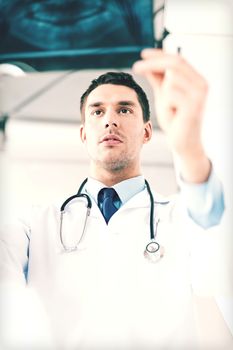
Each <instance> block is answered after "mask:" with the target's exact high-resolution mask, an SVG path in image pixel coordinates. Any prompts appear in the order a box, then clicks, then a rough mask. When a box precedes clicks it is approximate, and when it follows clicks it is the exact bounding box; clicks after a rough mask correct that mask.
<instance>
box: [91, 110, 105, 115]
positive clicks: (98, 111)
mask: <svg viewBox="0 0 233 350" xmlns="http://www.w3.org/2000/svg"><path fill="white" fill-rule="evenodd" d="M102 113H103V112H102V111H101V109H96V110H94V111H93V112H92V113H91V114H92V115H95V116H100V115H101V114H102Z"/></svg>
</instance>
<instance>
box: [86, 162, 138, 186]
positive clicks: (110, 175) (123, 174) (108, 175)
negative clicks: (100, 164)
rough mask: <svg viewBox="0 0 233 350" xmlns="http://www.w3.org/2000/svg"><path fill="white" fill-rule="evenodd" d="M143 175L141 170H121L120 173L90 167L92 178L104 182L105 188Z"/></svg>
mask: <svg viewBox="0 0 233 350" xmlns="http://www.w3.org/2000/svg"><path fill="white" fill-rule="evenodd" d="M139 175H141V171H140V169H129V168H127V169H121V170H119V171H111V170H106V169H103V168H101V169H96V167H92V166H91V167H90V176H91V177H92V178H93V179H96V180H98V181H100V182H102V183H103V184H104V185H105V186H107V187H111V186H114V185H116V184H117V183H119V182H121V181H124V180H128V179H131V178H133V177H136V176H139Z"/></svg>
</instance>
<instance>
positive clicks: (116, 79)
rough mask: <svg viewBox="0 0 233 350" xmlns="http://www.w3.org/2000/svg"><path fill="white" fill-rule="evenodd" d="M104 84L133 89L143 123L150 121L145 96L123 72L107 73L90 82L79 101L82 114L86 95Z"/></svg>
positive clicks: (130, 76)
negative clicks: (140, 109)
mask: <svg viewBox="0 0 233 350" xmlns="http://www.w3.org/2000/svg"><path fill="white" fill-rule="evenodd" d="M104 84H113V85H124V86H127V87H129V88H131V89H133V90H134V91H135V92H136V94H137V97H138V101H139V103H140V105H141V107H142V112H143V121H144V122H147V121H148V120H149V119H150V106H149V101H148V99H147V96H146V94H145V92H144V90H143V89H142V88H141V86H140V85H138V83H136V81H135V80H134V78H133V76H132V75H131V74H129V73H125V72H107V73H105V74H102V75H100V76H99V77H98V78H96V79H94V80H92V82H91V84H90V86H89V87H88V88H87V90H86V91H85V92H84V93H83V95H82V96H81V99H80V111H81V113H82V110H83V106H84V104H85V101H86V99H87V97H88V95H89V94H90V93H91V92H92V91H93V90H94V89H95V88H97V87H98V86H100V85H104Z"/></svg>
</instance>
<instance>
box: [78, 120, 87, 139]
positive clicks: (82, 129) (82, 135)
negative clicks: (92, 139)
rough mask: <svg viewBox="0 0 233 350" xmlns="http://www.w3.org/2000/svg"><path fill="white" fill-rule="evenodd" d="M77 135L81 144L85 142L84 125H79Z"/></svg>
mask: <svg viewBox="0 0 233 350" xmlns="http://www.w3.org/2000/svg"><path fill="white" fill-rule="evenodd" d="M79 133H80V139H81V141H82V143H85V141H86V130H85V125H84V124H81V125H80V128H79Z"/></svg>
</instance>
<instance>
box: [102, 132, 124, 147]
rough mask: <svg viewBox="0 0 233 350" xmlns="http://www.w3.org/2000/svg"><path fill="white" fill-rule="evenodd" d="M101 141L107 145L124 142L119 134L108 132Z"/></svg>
mask: <svg viewBox="0 0 233 350" xmlns="http://www.w3.org/2000/svg"><path fill="white" fill-rule="evenodd" d="M100 143H102V144H104V145H106V146H115V145H118V144H120V143H122V140H121V138H120V137H119V136H117V135H114V134H108V135H105V136H104V137H103V138H102V139H101V140H100Z"/></svg>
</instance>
